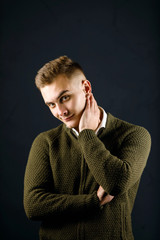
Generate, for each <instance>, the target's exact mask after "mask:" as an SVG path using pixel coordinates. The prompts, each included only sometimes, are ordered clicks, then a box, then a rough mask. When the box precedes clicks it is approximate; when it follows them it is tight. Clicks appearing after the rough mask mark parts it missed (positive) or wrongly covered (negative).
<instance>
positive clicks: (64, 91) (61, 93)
mask: <svg viewBox="0 0 160 240" xmlns="http://www.w3.org/2000/svg"><path fill="white" fill-rule="evenodd" d="M66 92H69V90H63V91H62V92H60V94H59V95H58V97H57V98H56V100H58V99H59V98H60V97H61V96H62V95H63V94H64V93H66ZM51 103H53V102H46V103H45V104H47V105H48V104H51Z"/></svg>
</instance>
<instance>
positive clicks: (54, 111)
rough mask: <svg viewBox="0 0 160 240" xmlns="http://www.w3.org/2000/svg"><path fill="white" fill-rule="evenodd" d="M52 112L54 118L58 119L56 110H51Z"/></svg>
mask: <svg viewBox="0 0 160 240" xmlns="http://www.w3.org/2000/svg"><path fill="white" fill-rule="evenodd" d="M50 111H51V113H52V115H53V116H54V117H56V118H57V117H58V116H57V113H56V110H55V109H52V108H51V109H50Z"/></svg>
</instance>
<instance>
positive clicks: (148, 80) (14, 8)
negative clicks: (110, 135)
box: [0, 0, 160, 240]
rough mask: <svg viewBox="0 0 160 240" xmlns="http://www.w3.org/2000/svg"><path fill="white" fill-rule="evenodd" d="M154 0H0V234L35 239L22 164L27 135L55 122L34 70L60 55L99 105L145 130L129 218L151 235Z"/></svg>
mask: <svg viewBox="0 0 160 240" xmlns="http://www.w3.org/2000/svg"><path fill="white" fill-rule="evenodd" d="M158 2H159V1H154V0H133V1H129V0H128V1H127V0H122V1H120V0H119V1H118V0H117V1H116V0H113V1H111V0H110V1H102V0H99V1H89V0H86V1H71V0H69V1H67V0H66V1H62V0H55V1H53V0H35V1H11V0H10V1H4V0H3V1H1V14H0V18H1V27H0V34H1V37H0V52H1V55H0V61H1V65H0V66H1V69H0V70H1V72H0V77H1V82H0V98H1V101H0V103H1V110H0V113H1V114H0V115H1V116H0V135H1V143H0V149H1V150H0V154H1V156H0V191H1V193H0V220H1V224H0V228H1V229H0V234H1V235H0V239H2V240H10V239H17V240H22V239H23V240H31V239H34V240H37V239H38V229H39V223H37V222H32V221H29V220H28V219H27V217H26V215H25V213H24V209H23V178H24V171H25V166H26V163H27V157H28V153H29V150H30V147H31V144H32V142H33V139H34V138H35V137H36V136H37V134H39V133H40V132H42V131H45V130H48V129H50V128H53V127H56V126H57V125H58V124H59V122H58V121H56V120H55V119H54V118H53V117H52V115H51V114H50V112H49V110H48V109H47V107H46V106H45V105H44V103H43V100H42V98H41V96H40V93H39V92H38V90H37V89H36V88H35V86H34V77H35V75H36V72H37V70H38V69H39V68H40V67H41V66H42V65H43V64H45V63H46V62H48V61H50V60H52V59H55V58H57V57H59V56H61V55H67V56H68V57H70V58H72V59H73V60H75V61H78V62H79V63H80V64H81V65H82V67H83V69H84V72H85V73H86V76H87V78H88V80H90V81H91V83H92V88H93V93H94V95H95V98H96V100H97V102H98V104H99V105H100V106H102V107H103V108H104V109H105V110H106V111H107V112H111V113H112V114H113V115H114V116H116V117H118V118H121V119H123V120H126V121H128V122H131V123H134V124H137V125H141V126H144V127H145V128H147V129H148V131H149V132H150V133H151V136H152V150H151V154H150V157H149V159H148V163H147V166H146V168H145V171H144V173H143V176H142V180H141V184H140V188H139V191H138V195H137V198H136V202H135V207H134V210H133V215H132V219H133V231H134V235H135V240H142V239H144V240H158V239H159V236H158V232H159V231H158V230H159V229H158V216H159V214H160V211H159V210H160V208H159V200H160V199H159V194H158V191H159V181H160V179H159V176H158V168H159V165H160V164H159V160H158V151H159V150H158V149H159V136H160V135H159V128H158V122H159V110H160V106H159V105H160V104H159V102H160V100H159V82H158V81H159V72H160V68H159V66H160V64H159V63H160V56H159V53H160V51H159V50H160V49H159V46H160V43H159V40H160V31H159V11H160V7H159V3H158ZM113 240H114V239H113Z"/></svg>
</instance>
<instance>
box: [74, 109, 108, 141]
mask: <svg viewBox="0 0 160 240" xmlns="http://www.w3.org/2000/svg"><path fill="white" fill-rule="evenodd" d="M99 108H100V109H101V110H102V112H103V116H102V121H101V123H100V125H99V127H98V128H97V130H96V132H95V134H98V132H99V130H100V129H101V128H105V126H106V123H107V113H106V112H105V110H104V109H103V108H101V107H99ZM72 131H73V133H74V134H75V135H76V136H77V137H78V136H79V132H77V130H76V129H75V128H72Z"/></svg>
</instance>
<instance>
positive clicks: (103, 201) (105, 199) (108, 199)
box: [101, 194, 114, 206]
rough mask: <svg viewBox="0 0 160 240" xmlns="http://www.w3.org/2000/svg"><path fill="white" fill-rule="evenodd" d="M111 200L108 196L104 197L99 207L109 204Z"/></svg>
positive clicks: (110, 196)
mask: <svg viewBox="0 0 160 240" xmlns="http://www.w3.org/2000/svg"><path fill="white" fill-rule="evenodd" d="M113 198H114V196H112V195H109V194H108V195H107V196H105V197H104V198H103V199H102V201H101V206H103V205H105V204H107V203H109V202H111V201H112V200H113Z"/></svg>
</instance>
